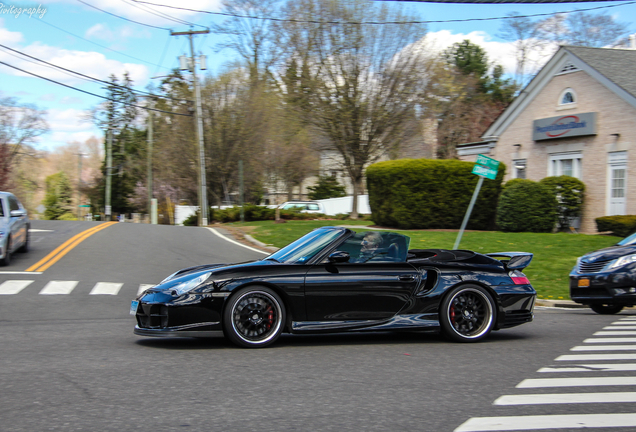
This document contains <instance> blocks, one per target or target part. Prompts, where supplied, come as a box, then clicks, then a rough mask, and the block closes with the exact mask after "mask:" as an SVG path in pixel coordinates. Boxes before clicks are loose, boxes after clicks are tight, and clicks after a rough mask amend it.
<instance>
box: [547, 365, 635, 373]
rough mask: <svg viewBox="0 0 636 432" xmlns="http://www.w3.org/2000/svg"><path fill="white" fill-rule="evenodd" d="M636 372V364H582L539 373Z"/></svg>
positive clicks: (548, 368) (549, 369)
mask: <svg viewBox="0 0 636 432" xmlns="http://www.w3.org/2000/svg"><path fill="white" fill-rule="evenodd" d="M622 371H636V363H610V364H607V363H606V364H592V363H590V364H580V365H573V366H566V367H544V368H541V369H539V370H538V371H537V372H622Z"/></svg>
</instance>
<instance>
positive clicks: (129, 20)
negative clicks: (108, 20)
mask: <svg viewBox="0 0 636 432" xmlns="http://www.w3.org/2000/svg"><path fill="white" fill-rule="evenodd" d="M77 1H78V2H80V3H82V4H84V5H86V6H88V7H92V8H93V9H97V10H98V11H100V12H103V13H105V14H108V15H111V16H114V17H116V18H119V19H123V20H125V21H128V22H131V23H135V24H139V25H142V26H146V27H152V28H156V29H159V30H168V31H169V30H170V29H169V28H165V27H158V26H154V25H151V24H145V23H142V22H139V21H135V20H131V19H128V18H125V17H123V16H119V15H116V14H114V13H111V12H108V11H105V10H103V9H100V8H98V7H97V6H93V5H92V4H90V3H86V2H85V1H84V0H77Z"/></svg>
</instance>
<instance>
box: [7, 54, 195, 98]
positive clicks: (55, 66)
mask: <svg viewBox="0 0 636 432" xmlns="http://www.w3.org/2000/svg"><path fill="white" fill-rule="evenodd" d="M0 47H2V48H4V49H7V50H9V51H13V52H15V53H18V54H20V55H22V56H24V57H28V58H30V59H33V60H36V61H39V62H41V63H44V64H45V65H48V66H50V67H54V68H57V69H61V70H63V71H65V72H67V73H72V74H75V75H78V76H80V77H83V78H85V79H88V80H92V81H96V82H99V83H102V84H106V85H109V86H114V87H119V88H123V89H127V90H130V91H132V92H135V93H140V94H142V95H147V96H154V97H156V98H161V99H170V100H174V101H179V102H192V101H191V100H188V99H179V98H172V97H170V96H161V95H156V94H153V93H149V92H145V91H143V90H135V89H132V88H130V87H126V86H122V85H119V84H115V83H113V82H110V81H105V80H102V79H99V78H95V77H92V76H89V75H85V74H83V73H81V72H77V71H74V70H71V69H67V68H65V67H62V66H58V65H56V64H53V63H49V62H47V61H46V60H42V59H39V58H37V57H33V56H32V55H29V54H26V53H23V52H22V51H18V50H16V49H13V48H10V47H8V46H6V45H2V44H0Z"/></svg>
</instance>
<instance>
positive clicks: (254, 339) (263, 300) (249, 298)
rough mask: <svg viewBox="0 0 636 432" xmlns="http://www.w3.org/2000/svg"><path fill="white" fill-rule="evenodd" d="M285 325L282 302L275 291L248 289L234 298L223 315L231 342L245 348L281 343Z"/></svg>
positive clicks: (260, 288)
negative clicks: (279, 341) (278, 340)
mask: <svg viewBox="0 0 636 432" xmlns="http://www.w3.org/2000/svg"><path fill="white" fill-rule="evenodd" d="M284 323H285V307H284V305H283V301H282V300H281V299H280V297H279V296H278V294H276V292H274V290H272V289H270V288H267V287H261V286H251V287H246V288H243V289H241V290H239V292H237V293H236V294H234V295H233V296H232V297H231V298H230V300H229V303H228V305H227V307H226V308H225V311H224V312H223V329H224V331H225V335H226V336H227V338H228V339H230V340H231V341H232V342H234V343H235V344H236V345H238V346H241V347H245V348H261V347H265V346H267V345H270V344H272V343H274V342H275V341H276V339H278V337H279V336H280V334H281V333H282V331H283V325H284Z"/></svg>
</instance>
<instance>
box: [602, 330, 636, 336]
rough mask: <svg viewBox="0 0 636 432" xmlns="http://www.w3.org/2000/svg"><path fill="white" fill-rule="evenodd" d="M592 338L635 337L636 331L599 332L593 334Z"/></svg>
mask: <svg viewBox="0 0 636 432" xmlns="http://www.w3.org/2000/svg"><path fill="white" fill-rule="evenodd" d="M594 336H636V331H629V330H623V331H599V332H596V333H594Z"/></svg>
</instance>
